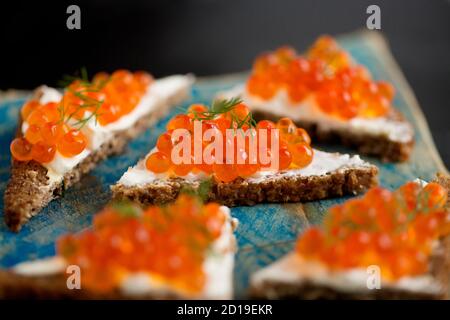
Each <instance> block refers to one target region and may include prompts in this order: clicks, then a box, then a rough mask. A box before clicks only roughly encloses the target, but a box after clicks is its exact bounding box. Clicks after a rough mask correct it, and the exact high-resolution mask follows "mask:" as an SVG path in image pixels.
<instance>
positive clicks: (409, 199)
mask: <svg viewBox="0 0 450 320" xmlns="http://www.w3.org/2000/svg"><path fill="white" fill-rule="evenodd" d="M446 201H447V191H446V190H445V188H443V187H441V186H440V185H439V184H437V183H429V184H427V185H426V186H425V187H421V186H420V185H419V184H418V183H415V182H408V183H407V184H405V185H403V186H402V187H400V188H399V189H398V190H396V191H394V192H391V191H388V190H386V189H382V188H379V187H376V188H372V189H371V190H369V191H368V192H367V193H366V194H365V195H364V196H363V197H362V198H359V199H354V200H350V201H347V202H346V203H344V204H343V205H338V206H335V207H332V208H331V209H330V211H329V214H328V215H327V217H326V218H325V221H324V226H323V228H318V227H313V228H310V229H308V230H307V231H306V232H305V233H304V234H303V235H302V236H301V237H300V238H299V240H298V241H297V246H296V252H297V253H298V254H300V255H301V256H302V257H304V258H306V259H310V260H316V261H320V262H322V263H323V264H325V265H326V266H328V267H329V268H331V269H334V270H346V269H350V268H366V267H368V266H370V265H377V266H379V267H380V269H381V275H382V277H383V278H384V279H386V280H388V281H395V280H397V279H399V278H401V277H404V276H416V275H420V274H424V273H426V272H427V271H428V264H429V257H430V255H431V253H432V248H433V244H434V242H435V241H436V240H437V239H438V238H440V237H442V236H445V235H447V234H449V233H450V219H449V218H450V217H449V213H448V211H447V210H446V208H445V204H446Z"/></svg>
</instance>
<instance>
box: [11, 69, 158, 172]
mask: <svg viewBox="0 0 450 320" xmlns="http://www.w3.org/2000/svg"><path fill="white" fill-rule="evenodd" d="M152 81H153V78H152V77H151V75H149V74H148V73H145V72H141V71H138V72H135V73H131V72H129V71H126V70H118V71H116V72H114V73H113V74H112V75H111V76H110V75H108V74H106V73H99V74H97V75H95V76H94V78H93V80H92V82H91V83H88V82H87V81H81V80H75V81H73V82H72V83H71V84H70V85H69V86H68V87H67V88H66V90H65V92H64V95H63V97H62V99H61V101H60V102H49V103H46V104H40V103H39V101H37V100H35V99H32V100H30V101H28V102H26V103H25V104H24V105H23V107H22V109H21V116H22V121H23V122H25V123H27V124H28V127H27V129H26V131H25V132H24V133H23V134H24V138H25V139H26V140H27V141H28V143H29V144H31V145H32V146H35V145H37V144H39V143H40V145H39V146H38V147H36V148H35V149H36V150H40V151H39V152H37V151H35V152H34V154H35V156H33V157H30V156H28V153H26V152H27V148H28V147H26V148H25V147H24V144H23V143H18V142H16V143H15V145H14V146H13V145H12V144H11V152H12V155H13V156H14V158H15V159H17V160H19V161H29V160H31V159H34V160H35V161H38V162H41V163H46V162H49V161H51V160H52V159H53V157H54V155H55V152H54V151H55V150H56V149H57V150H58V152H59V153H60V154H62V155H63V156H65V157H73V156H75V155H77V154H79V153H81V152H82V151H83V150H84V149H85V148H86V146H87V140H86V137H85V136H84V134H83V132H81V131H80V130H78V129H79V127H80V124H82V123H84V122H86V121H87V120H88V116H89V115H91V114H95V116H96V117H97V120H98V122H99V123H100V124H101V125H107V124H109V123H111V122H114V121H117V120H118V119H119V118H120V117H122V116H124V115H126V114H128V113H130V112H131V111H132V110H133V109H134V108H135V107H136V106H137V104H138V103H139V101H140V99H141V98H142V96H143V95H144V94H145V93H146V92H147V89H148V86H149V85H150V84H151V83H152ZM41 142H43V143H45V146H46V147H45V148H43V144H42V143H41ZM44 149H46V150H47V152H45V153H43V151H42V150H44ZM50 157H51V158H50Z"/></svg>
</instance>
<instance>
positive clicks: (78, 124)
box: [58, 67, 111, 130]
mask: <svg viewBox="0 0 450 320" xmlns="http://www.w3.org/2000/svg"><path fill="white" fill-rule="evenodd" d="M110 79H111V77H108V78H106V79H103V80H101V81H99V82H98V83H95V84H94V83H92V82H90V81H89V76H88V73H87V70H86V68H85V67H83V68H81V70H80V72H79V75H75V76H71V75H65V76H64V77H63V80H62V81H60V84H61V86H62V87H64V88H65V90H67V91H68V92H70V93H72V94H73V95H74V96H75V97H77V98H79V99H80V100H81V101H83V103H82V104H81V105H78V106H77V107H76V109H75V110H74V111H72V112H70V113H69V114H66V110H65V107H64V97H63V99H62V100H61V102H60V104H59V106H58V111H59V113H60V123H69V121H70V120H71V119H72V118H73V117H74V116H75V114H77V113H78V112H79V111H81V110H83V109H87V108H89V109H91V111H92V112H91V113H90V114H89V116H87V117H85V118H83V119H79V120H77V121H75V122H74V123H71V126H72V127H75V128H76V129H78V130H81V129H82V128H83V127H84V126H85V125H86V124H87V123H88V122H89V121H90V120H91V119H92V118H94V119H95V122H96V123H97V118H98V117H99V116H100V113H99V110H100V107H101V106H102V104H103V102H104V100H97V99H94V98H92V97H90V96H89V95H88V93H93V92H100V91H101V90H102V89H103V88H104V87H105V85H106V84H107V83H108V82H109V81H110ZM76 81H78V82H79V83H80V84H81V85H82V86H83V87H84V88H85V89H82V90H73V89H71V88H70V85H71V84H72V83H73V82H76Z"/></svg>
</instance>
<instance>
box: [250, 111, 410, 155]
mask: <svg viewBox="0 0 450 320" xmlns="http://www.w3.org/2000/svg"><path fill="white" fill-rule="evenodd" d="M252 113H253V117H254V118H255V120H257V121H259V120H262V119H266V120H272V121H277V120H278V119H279V118H280V117H279V116H277V115H275V114H273V113H270V112H264V111H258V110H253V111H252ZM388 118H389V119H392V120H399V121H404V122H406V120H405V119H404V118H403V116H402V115H401V114H400V113H399V112H398V111H396V110H394V111H393V112H392V113H391V114H390V115H389V116H388ZM294 122H295V124H296V125H297V126H299V127H302V128H304V129H305V130H306V131H307V132H308V134H309V135H310V136H311V138H312V139H313V140H314V141H317V142H324V143H337V144H342V145H345V146H348V147H351V148H354V149H356V150H358V153H360V154H365V155H370V156H376V157H379V158H381V159H382V160H383V161H392V162H399V161H406V160H408V158H409V156H410V154H411V152H412V149H413V146H414V140H411V141H409V142H405V143H403V142H398V141H392V140H390V139H389V138H388V137H387V136H384V135H371V134H368V133H358V134H355V133H354V132H350V131H347V130H345V129H338V128H330V129H327V130H323V129H320V127H319V126H318V124H317V122H311V121H307V120H296V121H294Z"/></svg>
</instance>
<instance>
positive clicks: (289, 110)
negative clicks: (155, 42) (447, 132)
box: [219, 36, 414, 161]
mask: <svg viewBox="0 0 450 320" xmlns="http://www.w3.org/2000/svg"><path fill="white" fill-rule="evenodd" d="M393 96H394V88H393V86H392V85H391V84H389V83H387V82H382V81H374V80H372V78H371V75H370V73H369V71H368V70H366V69H365V68H364V67H363V66H361V65H358V64H357V63H356V61H354V60H353V58H352V57H351V56H350V54H349V52H346V51H345V50H344V49H343V48H341V47H340V46H339V45H338V43H337V42H336V41H335V40H334V39H333V38H331V37H329V36H322V37H320V38H318V40H317V41H316V42H315V43H314V44H313V45H312V46H311V47H310V48H309V49H308V51H307V52H306V53H305V54H304V55H297V54H296V52H295V50H293V49H291V48H288V47H282V48H279V49H278V50H276V51H274V52H271V53H265V54H262V55H261V56H260V57H258V58H257V59H256V60H255V63H254V67H253V70H252V73H251V75H250V76H249V77H248V78H247V79H246V80H245V84H243V85H238V86H236V87H234V88H232V89H230V90H228V91H226V92H223V93H220V94H219V98H222V99H224V98H230V97H240V98H241V99H242V100H243V101H244V103H246V104H247V105H248V107H249V108H250V109H251V111H252V112H253V114H254V117H255V119H256V120H260V119H267V120H272V121H277V120H278V119H280V118H283V117H289V118H291V119H292V120H293V121H294V122H295V123H296V125H297V126H299V127H301V128H304V129H305V130H306V131H308V133H309V134H310V136H311V138H312V139H313V141H316V142H333V143H340V144H343V145H346V146H350V147H353V148H355V149H356V150H358V153H360V154H367V155H372V156H376V157H379V158H381V159H382V160H385V161H405V160H407V159H408V158H409V156H410V154H411V152H412V148H413V145H414V130H413V127H412V126H411V124H410V123H409V122H408V121H407V120H406V119H405V118H404V117H403V115H402V114H401V113H400V112H399V111H398V110H397V109H396V108H395V107H394V106H393V105H392V104H393Z"/></svg>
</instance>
